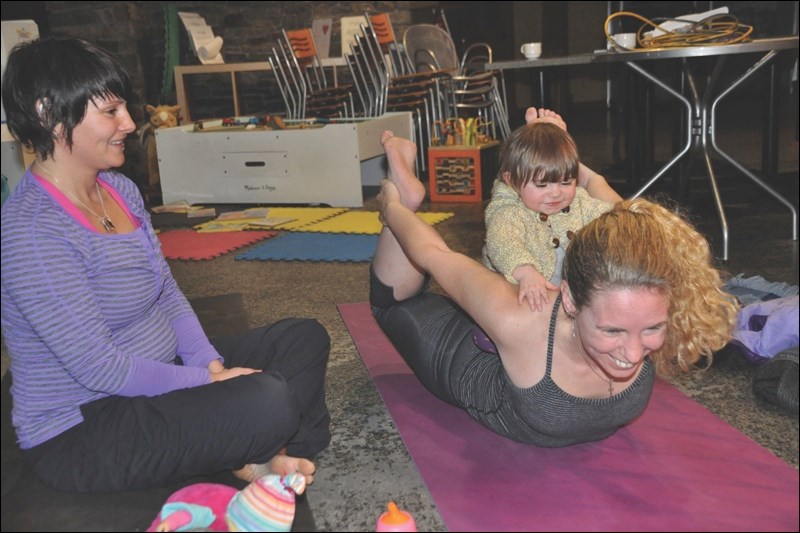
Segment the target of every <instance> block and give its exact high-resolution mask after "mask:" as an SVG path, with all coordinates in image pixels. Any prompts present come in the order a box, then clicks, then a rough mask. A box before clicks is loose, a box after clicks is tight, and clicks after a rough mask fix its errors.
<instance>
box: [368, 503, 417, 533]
mask: <svg viewBox="0 0 800 533" xmlns="http://www.w3.org/2000/svg"><path fill="white" fill-rule="evenodd" d="M416 530H417V524H416V523H414V518H413V517H412V516H411V515H410V514H408V513H407V512H405V511H401V510H400V509H399V508H398V507H397V504H396V503H394V502H389V503H388V505H387V506H386V512H385V513H383V514H382V515H381V516H380V517H378V523H377V525H376V526H375V531H383V532H394V531H416Z"/></svg>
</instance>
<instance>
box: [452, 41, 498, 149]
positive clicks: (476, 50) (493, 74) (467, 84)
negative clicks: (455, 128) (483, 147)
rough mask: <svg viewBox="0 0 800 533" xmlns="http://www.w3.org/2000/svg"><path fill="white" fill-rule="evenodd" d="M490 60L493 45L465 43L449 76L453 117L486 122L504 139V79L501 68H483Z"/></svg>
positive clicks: (493, 133)
mask: <svg viewBox="0 0 800 533" xmlns="http://www.w3.org/2000/svg"><path fill="white" fill-rule="evenodd" d="M491 62H492V47H491V46H490V45H489V44H488V43H475V44H472V45H470V46H468V47H467V49H466V50H465V51H464V54H463V55H462V57H461V61H460V63H459V74H458V75H457V76H453V77H452V78H451V94H452V99H451V111H452V113H453V118H456V119H458V118H463V117H473V118H475V119H479V120H480V121H481V122H483V123H484V124H487V125H489V128H490V129H491V134H492V137H493V138H495V139H506V138H508V136H509V135H510V134H511V128H510V126H509V123H508V106H507V104H506V101H507V100H506V90H505V80H504V77H503V72H502V71H494V70H493V71H488V72H487V71H484V70H483V64H484V63H491Z"/></svg>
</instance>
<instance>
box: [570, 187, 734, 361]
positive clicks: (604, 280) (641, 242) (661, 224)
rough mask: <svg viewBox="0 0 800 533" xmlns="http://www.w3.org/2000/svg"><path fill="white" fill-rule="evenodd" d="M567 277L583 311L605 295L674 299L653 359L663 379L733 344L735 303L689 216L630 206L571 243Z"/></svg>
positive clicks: (613, 212)
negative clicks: (647, 292) (637, 292)
mask: <svg viewBox="0 0 800 533" xmlns="http://www.w3.org/2000/svg"><path fill="white" fill-rule="evenodd" d="M564 279H566V280H569V287H570V293H571V298H572V301H573V303H574V304H575V306H576V307H577V308H578V309H580V308H582V307H584V306H585V305H587V303H588V302H589V301H590V300H591V298H592V296H593V294H594V293H595V292H597V291H609V290H615V289H626V288H627V289H630V288H636V287H650V288H652V289H655V290H658V291H661V292H663V293H664V294H665V296H667V298H668V299H669V301H670V307H669V322H668V328H667V333H666V337H665V340H664V344H663V345H662V346H661V347H660V348H658V349H656V350H653V351H652V352H650V354H649V355H648V357H649V358H650V360H652V361H653V363H654V364H655V365H656V370H657V371H658V372H659V374H662V375H669V374H673V373H675V371H677V370H678V369H680V370H684V371H687V370H689V369H690V368H691V367H692V365H693V364H694V363H696V362H697V361H698V360H700V358H701V357H707V358H708V364H709V365H710V364H711V360H712V357H713V353H714V351H716V350H719V349H720V348H722V347H723V346H725V344H726V343H727V342H728V341H729V340H730V338H731V334H732V332H733V328H734V326H735V324H736V315H737V313H738V306H737V304H736V303H735V299H734V298H733V297H731V296H730V295H728V294H726V293H724V292H722V290H721V287H722V281H721V279H720V275H719V271H718V270H717V269H715V268H713V266H712V263H711V251H710V249H709V246H708V241H706V239H705V238H704V237H703V236H702V235H700V234H699V233H698V232H697V231H696V230H695V229H694V228H693V227H692V226H691V225H689V224H688V223H687V222H686V221H685V220H684V219H683V217H681V216H680V215H678V214H676V213H675V212H673V211H670V210H669V209H666V208H665V207H663V206H661V205H659V204H656V203H652V202H650V201H647V200H643V199H636V200H626V201H624V202H621V203H619V204H617V205H616V206H615V207H614V208H613V209H612V210H611V211H610V212H608V213H606V214H604V215H602V216H600V217H599V218H597V219H596V220H594V221H592V222H590V223H589V224H587V225H586V226H585V227H584V228H583V229H582V230H581V231H580V232H578V234H577V236H576V238H575V239H574V240H572V241H571V242H570V245H569V252H568V254H567V259H566V260H565V261H564Z"/></svg>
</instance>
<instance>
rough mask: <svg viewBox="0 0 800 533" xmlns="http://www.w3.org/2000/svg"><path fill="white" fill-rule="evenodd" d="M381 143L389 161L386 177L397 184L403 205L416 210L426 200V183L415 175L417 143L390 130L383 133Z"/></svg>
mask: <svg viewBox="0 0 800 533" xmlns="http://www.w3.org/2000/svg"><path fill="white" fill-rule="evenodd" d="M381 144H382V145H383V149H384V151H385V152H386V159H387V160H388V162H389V172H388V173H387V175H386V177H387V178H388V179H389V181H391V182H392V183H394V184H395V186H397V190H398V191H400V199H401V201H402V203H403V205H404V206H406V207H407V208H409V209H411V210H412V211H416V210H417V208H419V206H420V205H421V204H422V202H423V200H425V185H423V184H422V182H421V181H420V180H419V178H417V176H415V175H414V160H415V159H416V157H417V145H416V144H414V143H413V142H412V141H409V140H408V139H403V138H402V137H395V136H394V133H393V132H391V131H389V130H386V131H384V132H383V134H382V135H381Z"/></svg>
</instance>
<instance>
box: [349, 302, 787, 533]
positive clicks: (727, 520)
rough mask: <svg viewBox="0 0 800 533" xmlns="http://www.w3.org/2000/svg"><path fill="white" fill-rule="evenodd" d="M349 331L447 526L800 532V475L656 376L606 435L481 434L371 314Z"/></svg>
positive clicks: (361, 306) (354, 311)
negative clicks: (525, 439) (540, 442)
mask: <svg viewBox="0 0 800 533" xmlns="http://www.w3.org/2000/svg"><path fill="white" fill-rule="evenodd" d="M338 307H339V312H340V313H341V315H342V318H343V320H344V322H345V324H346V325H347V328H348V330H349V331H350V335H351V336H352V337H353V341H354V342H355V345H356V347H357V348H358V351H359V353H360V354H361V358H362V359H363V360H364V363H365V365H366V366H367V369H368V370H369V373H370V375H371V376H372V379H373V380H374V382H375V386H376V387H377V388H378V391H379V392H380V394H381V396H382V397H383V401H384V402H385V403H386V406H387V408H388V409H389V413H390V414H391V416H392V419H393V420H394V422H395V424H396V425H397V428H398V430H399V431H400V435H401V436H402V438H403V441H404V442H405V444H406V447H407V448H408V450H409V452H410V454H411V457H412V458H413V459H414V462H415V463H416V465H417V468H419V471H420V473H421V475H422V478H423V479H424V481H425V484H426V485H427V487H428V490H429V491H430V493H431V496H432V497H433V500H434V501H435V502H436V506H437V507H438V509H439V512H440V514H441V516H442V519H443V520H444V523H445V525H446V526H447V528H448V530H450V531H797V530H798V527H799V526H800V520H799V519H798V471H797V470H795V469H794V468H792V467H791V466H790V465H788V464H786V463H785V462H783V461H781V460H780V459H778V458H777V457H775V456H774V455H772V454H771V453H770V452H769V451H768V450H766V449H764V448H763V447H761V446H759V445H758V444H756V443H755V442H753V441H752V440H750V439H749V438H748V437H746V436H745V435H743V434H742V433H740V432H739V431H737V430H736V429H734V428H733V427H731V426H730V425H728V424H727V423H725V422H724V421H722V420H721V419H720V418H718V417H717V416H716V415H714V414H713V413H711V412H709V411H708V410H706V409H705V408H704V407H702V406H701V405H699V404H698V403H696V402H695V401H694V400H692V399H690V398H688V397H687V396H685V395H684V394H682V393H681V392H680V391H678V390H677V389H675V388H674V387H673V386H671V385H669V384H667V383H666V382H663V381H661V380H658V381H657V382H656V387H655V390H654V392H653V396H652V398H651V400H650V404H649V405H648V407H647V409H646V411H645V413H644V414H643V415H642V416H641V417H640V418H639V419H638V420H637V421H635V422H634V423H633V424H631V425H630V426H628V427H625V428H622V429H620V430H619V431H617V432H616V433H615V434H614V435H613V436H611V437H610V438H608V439H606V440H604V441H601V442H595V443H588V444H580V445H576V446H570V447H567V448H550V449H548V448H537V447H535V446H529V445H524V444H519V443H516V442H513V441H511V440H508V439H505V438H503V437H500V436H498V435H496V434H495V433H492V432H491V431H489V430H487V429H484V428H483V427H482V426H480V425H479V424H478V423H477V422H475V421H473V420H472V419H471V418H469V416H467V415H466V414H465V413H464V412H463V411H461V410H459V409H456V408H454V407H452V406H450V405H448V404H446V403H444V402H442V401H441V400H439V399H438V398H436V397H435V396H433V395H432V394H431V393H429V392H428V391H427V390H426V389H425V388H424V387H423V386H422V385H421V384H420V382H419V381H418V380H417V378H416V377H415V376H414V375H413V374H412V373H411V370H410V369H409V368H408V366H406V364H405V362H404V361H403V360H402V358H401V357H400V355H399V354H398V353H397V351H396V350H395V349H394V347H393V346H392V344H391V343H390V342H389V340H388V339H387V338H386V336H385V335H384V334H383V332H382V331H381V330H380V328H379V327H378V325H377V324H376V323H375V320H374V319H373V317H372V315H371V313H370V309H369V305H368V304H367V303H357V304H342V305H339V306H338Z"/></svg>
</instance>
